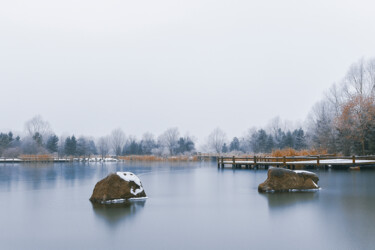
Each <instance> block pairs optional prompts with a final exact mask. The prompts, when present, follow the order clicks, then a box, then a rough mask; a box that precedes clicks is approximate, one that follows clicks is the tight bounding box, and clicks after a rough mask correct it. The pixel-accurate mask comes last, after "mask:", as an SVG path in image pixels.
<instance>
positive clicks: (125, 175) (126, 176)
mask: <svg viewBox="0 0 375 250" xmlns="http://www.w3.org/2000/svg"><path fill="white" fill-rule="evenodd" d="M116 174H117V175H118V176H120V178H121V179H123V180H124V181H127V182H130V181H134V182H135V184H137V185H138V186H139V188H138V189H136V190H133V188H131V189H130V193H132V194H134V195H137V194H139V193H141V192H142V191H143V187H142V183H141V180H140V179H139V178H138V176H136V175H135V174H133V173H132V172H116Z"/></svg>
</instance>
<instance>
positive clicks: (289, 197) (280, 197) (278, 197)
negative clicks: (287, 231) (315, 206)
mask: <svg viewBox="0 0 375 250" xmlns="http://www.w3.org/2000/svg"><path fill="white" fill-rule="evenodd" d="M261 195H263V196H264V197H266V198H267V200H268V207H269V208H270V209H272V208H282V207H290V206H293V205H296V204H299V203H305V202H310V201H313V200H315V199H317V198H318V197H319V194H318V192H317V191H308V192H282V193H261Z"/></svg>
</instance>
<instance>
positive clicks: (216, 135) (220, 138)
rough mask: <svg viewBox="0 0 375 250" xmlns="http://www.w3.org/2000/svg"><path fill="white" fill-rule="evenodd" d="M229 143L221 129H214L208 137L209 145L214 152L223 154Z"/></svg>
mask: <svg viewBox="0 0 375 250" xmlns="http://www.w3.org/2000/svg"><path fill="white" fill-rule="evenodd" d="M226 141H227V136H226V134H225V132H224V131H222V130H221V129H220V128H216V129H214V131H212V132H211V134H210V135H209V136H208V140H207V144H208V147H209V149H211V150H213V151H214V152H216V153H218V154H221V152H222V150H223V146H224V144H225V142H226Z"/></svg>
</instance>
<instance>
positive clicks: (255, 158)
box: [253, 155, 257, 169]
mask: <svg viewBox="0 0 375 250" xmlns="http://www.w3.org/2000/svg"><path fill="white" fill-rule="evenodd" d="M256 165H257V157H256V156H255V155H254V167H253V169H255V167H256Z"/></svg>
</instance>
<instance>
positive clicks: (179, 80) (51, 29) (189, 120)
mask: <svg viewBox="0 0 375 250" xmlns="http://www.w3.org/2000/svg"><path fill="white" fill-rule="evenodd" d="M374 9H375V3H374V2H373V1H361V0H359V1H358V0H356V1H342V0H337V1H327V0H324V1H319V0H316V1H301V0H295V1H290V0H287V1H279V0H272V1H217V0H215V1H202V0H199V1H195V0H189V1H176V0H161V1H149V0H144V1H127V0H121V1H120V0H119V1H113V0H109V1H95V0H80V1H76V0H74V1H73V0H64V1H51V0H44V1H42V0H33V1H29V0H12V1H6V0H3V1H0V91H1V97H0V105H1V115H0V131H3V130H6V129H14V130H18V131H20V130H23V125H24V122H25V121H26V120H28V119H30V118H31V117H33V116H34V115H36V114H40V115H42V116H43V118H44V119H46V120H48V121H49V122H50V123H51V126H52V128H53V130H54V131H55V132H56V133H57V134H61V133H65V132H66V133H75V134H76V135H81V134H83V135H94V136H100V135H104V134H107V133H109V132H110V131H111V130H112V129H114V128H117V127H121V128H122V129H123V130H124V131H125V133H126V134H134V135H137V136H138V138H140V137H141V135H142V133H143V132H146V131H150V132H153V133H154V134H156V135H157V134H159V133H161V132H162V131H164V130H165V129H167V128H169V127H174V126H177V127H179V128H180V132H181V133H182V134H184V133H185V132H190V134H192V135H195V136H196V137H198V138H200V141H199V142H202V141H203V139H204V138H205V137H206V136H207V135H208V134H209V133H210V132H211V131H212V130H213V129H214V128H215V127H217V126H219V127H221V128H222V129H223V130H224V131H226V132H227V134H228V136H229V137H232V136H235V135H242V134H243V133H244V132H245V131H246V130H247V129H248V128H249V127H252V126H258V127H260V126H264V125H265V124H267V122H268V121H269V120H270V119H271V118H273V117H275V116H280V117H281V118H282V119H286V120H292V121H303V120H304V119H305V118H306V116H307V114H308V112H309V111H310V110H311V108H312V106H313V105H314V104H315V103H316V102H317V101H318V100H320V99H321V98H322V96H323V92H324V91H325V90H326V89H327V88H329V86H330V85H331V84H332V83H333V82H335V81H339V80H340V79H341V78H342V77H343V76H344V75H345V73H346V71H347V69H348V67H349V66H350V64H352V63H354V62H356V61H357V60H358V59H360V58H361V57H366V58H369V57H373V56H375V46H374V45H375V25H374V24H375V15H374V12H373V11H374Z"/></svg>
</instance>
